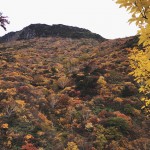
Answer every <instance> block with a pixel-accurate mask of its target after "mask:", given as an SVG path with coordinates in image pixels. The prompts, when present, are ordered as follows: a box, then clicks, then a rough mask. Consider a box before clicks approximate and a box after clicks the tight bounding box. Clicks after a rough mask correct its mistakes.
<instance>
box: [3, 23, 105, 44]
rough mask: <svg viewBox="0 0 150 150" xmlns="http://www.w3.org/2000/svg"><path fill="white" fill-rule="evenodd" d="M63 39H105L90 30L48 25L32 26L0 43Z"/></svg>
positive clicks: (12, 33) (9, 34)
mask: <svg viewBox="0 0 150 150" xmlns="http://www.w3.org/2000/svg"><path fill="white" fill-rule="evenodd" d="M50 36H52V37H63V38H73V39H80V38H92V39H96V40H99V41H104V40H105V39H104V38H103V37H102V36H100V35H98V34H95V33H92V32H91V31H89V30H86V29H82V28H78V27H72V26H66V25H62V24H58V25H52V26H50V25H46V24H31V25H29V26H27V27H25V28H23V29H22V30H21V31H17V32H10V33H8V34H6V35H4V36H3V37H1V38H0V42H7V41H14V40H25V39H26V40H29V39H33V38H36V37H50Z"/></svg>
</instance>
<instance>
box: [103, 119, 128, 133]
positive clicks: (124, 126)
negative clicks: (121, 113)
mask: <svg viewBox="0 0 150 150" xmlns="http://www.w3.org/2000/svg"><path fill="white" fill-rule="evenodd" d="M105 126H106V127H116V128H117V129H119V130H120V131H121V132H122V133H127V132H128V130H129V125H128V123H127V122H126V121H125V120H124V119H122V118H119V117H111V118H109V119H108V120H107V121H106V123H105Z"/></svg>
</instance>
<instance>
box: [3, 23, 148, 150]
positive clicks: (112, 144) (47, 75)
mask: <svg viewBox="0 0 150 150" xmlns="http://www.w3.org/2000/svg"><path fill="white" fill-rule="evenodd" d="M41 26H42V27H41V28H39V25H31V26H29V27H26V28H24V29H23V30H22V31H19V32H17V33H11V34H10V35H11V36H10V40H9V42H4V43H0V148H1V150H18V149H19V150H21V149H22V150H31V149H32V150H64V149H66V150H72V149H76V150H137V149H138V150H149V149H150V130H149V126H150V120H148V117H147V116H146V115H145V114H144V112H143V111H142V110H141V107H142V102H141V101H140V97H141V94H140V93H139V92H138V85H137V83H135V81H134V79H133V77H132V76H131V75H129V72H131V68H130V62H129V59H128V55H129V54H130V52H131V48H132V47H134V46H137V42H138V37H137V36H133V37H126V38H118V39H113V40H103V41H101V40H97V38H96V39H95V38H89V37H88V38H85V37H84V38H70V37H71V36H70V35H75V33H76V32H75V31H74V32H73V29H74V30H76V31H77V30H78V31H79V30H82V31H85V30H84V29H78V28H74V27H70V28H71V31H72V32H68V30H69V29H68V27H66V28H67V29H66V30H62V29H61V25H56V26H53V28H54V27H56V28H57V30H54V31H53V30H51V35H52V33H53V35H54V36H50V37H49V31H50V30H47V28H48V29H49V26H47V25H46V26H45V25H44V27H45V28H46V29H45V30H44V31H45V32H43V25H41ZM58 26H59V29H61V32H59V33H61V35H63V34H62V33H65V35H67V34H68V35H69V38H66V36H65V38H64V37H62V36H59V35H57V36H56V32H57V33H58ZM36 27H37V28H38V29H36ZM51 28H52V27H51ZM62 28H63V29H64V28H65V27H64V26H62ZM54 29H55V28H54ZM46 31H47V32H48V33H47V32H46ZM64 31H66V32H64ZM87 32H88V33H89V31H87ZM27 33H28V34H27ZM29 33H30V34H29ZM31 33H32V34H31ZM35 33H36V34H35ZM54 33H55V34H54ZM71 33H74V34H71ZM77 34H78V32H77ZM14 35H15V36H16V37H15V36H14ZM34 36H35V38H33V37H34ZM41 36H46V37H41ZM47 36H48V37H47ZM11 37H13V38H11ZM39 37H40V38H39ZM12 39H13V40H12ZM19 39H22V40H19ZM102 39H103V38H102Z"/></svg>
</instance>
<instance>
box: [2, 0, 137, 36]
mask: <svg viewBox="0 0 150 150" xmlns="http://www.w3.org/2000/svg"><path fill="white" fill-rule="evenodd" d="M0 6H1V8H0V12H2V13H3V15H5V16H9V20H10V25H7V32H6V31H3V29H2V28H0V36H2V35H4V34H6V33H8V32H11V31H18V30H21V29H22V28H24V27H26V26H28V25H30V24H33V23H45V24H48V25H52V24H65V25H70V26H77V27H81V28H86V29H88V30H90V31H92V32H94V33H97V34H100V35H101V36H103V37H105V38H108V39H114V38H121V37H127V36H132V35H135V34H136V32H137V27H136V26H135V25H134V24H131V25H129V24H128V19H129V18H130V15H129V14H128V12H126V11H125V9H123V8H119V6H118V5H117V4H115V2H114V1H113V0H0Z"/></svg>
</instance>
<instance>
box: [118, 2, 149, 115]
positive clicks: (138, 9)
mask: <svg viewBox="0 0 150 150" xmlns="http://www.w3.org/2000/svg"><path fill="white" fill-rule="evenodd" d="M116 3H117V4H119V5H120V7H124V8H126V10H127V11H129V13H130V14H131V15H132V16H131V18H130V19H129V23H132V22H135V23H136V25H137V26H138V27H139V31H138V34H139V45H140V44H141V45H142V46H143V48H142V49H140V50H139V49H138V48H133V50H132V51H131V54H130V55H129V60H130V66H131V68H132V72H131V73H130V74H131V75H133V76H134V77H135V81H136V82H137V83H138V84H139V92H141V93H143V95H144V96H143V98H141V101H142V103H143V107H142V109H144V110H145V112H146V113H147V114H148V115H149V114H150V0H116Z"/></svg>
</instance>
